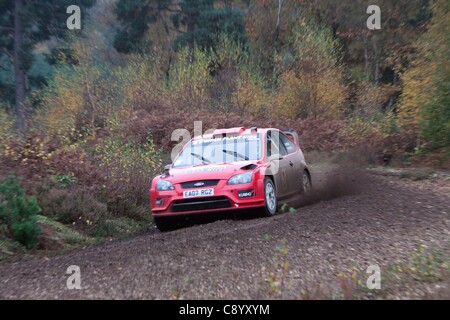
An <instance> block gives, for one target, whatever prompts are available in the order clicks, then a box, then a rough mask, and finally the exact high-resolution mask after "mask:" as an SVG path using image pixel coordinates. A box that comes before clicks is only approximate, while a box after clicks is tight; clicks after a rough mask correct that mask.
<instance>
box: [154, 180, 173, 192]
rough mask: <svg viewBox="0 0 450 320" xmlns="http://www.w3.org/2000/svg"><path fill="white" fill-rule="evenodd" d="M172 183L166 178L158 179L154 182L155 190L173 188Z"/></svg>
mask: <svg viewBox="0 0 450 320" xmlns="http://www.w3.org/2000/svg"><path fill="white" fill-rule="evenodd" d="M173 189H174V187H173V183H172V182H170V181H167V180H158V182H156V190H158V191H167V190H173Z"/></svg>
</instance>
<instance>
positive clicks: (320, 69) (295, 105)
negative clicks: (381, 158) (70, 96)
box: [276, 12, 346, 119]
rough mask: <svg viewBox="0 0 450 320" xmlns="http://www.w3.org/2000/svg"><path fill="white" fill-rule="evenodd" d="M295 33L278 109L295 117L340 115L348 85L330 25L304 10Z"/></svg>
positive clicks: (279, 96)
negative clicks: (312, 16)
mask: <svg viewBox="0 0 450 320" xmlns="http://www.w3.org/2000/svg"><path fill="white" fill-rule="evenodd" d="M294 35H295V40H294V44H293V61H291V62H290V63H286V64H285V65H284V66H283V68H282V69H281V74H280V86H279V90H278V92H277V94H276V101H277V102H278V107H279V109H278V111H279V112H280V113H281V114H284V115H287V116H289V117H292V118H302V119H305V118H314V119H336V118H341V117H342V116H343V103H344V100H345V98H346V86H345V84H344V75H343V74H344V73H343V65H342V63H341V61H340V58H339V56H340V54H339V45H338V43H337V42H336V41H335V40H333V37H332V33H331V32H330V28H329V27H328V26H326V25H325V24H324V23H323V22H320V21H319V22H317V21H315V19H313V18H311V15H309V14H308V13H307V12H305V13H304V14H303V15H302V17H301V19H300V20H299V22H298V24H297V26H295V27H294Z"/></svg>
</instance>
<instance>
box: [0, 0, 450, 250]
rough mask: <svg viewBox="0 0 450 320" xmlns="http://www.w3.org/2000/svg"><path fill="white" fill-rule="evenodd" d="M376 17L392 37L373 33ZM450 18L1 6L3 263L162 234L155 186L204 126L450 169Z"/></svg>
mask: <svg viewBox="0 0 450 320" xmlns="http://www.w3.org/2000/svg"><path fill="white" fill-rule="evenodd" d="M70 5H77V6H79V7H80V8H81V29H79V30H78V29H74V30H69V29H68V28H67V25H66V24H67V19H68V18H69V17H70V13H67V11H66V10H67V8H68V7H69V6H70ZM369 5H377V6H378V7H379V8H380V11H381V28H380V29H373V30H371V29H369V28H368V27H367V25H366V22H367V19H368V18H369V17H370V14H368V13H367V8H368V6H369ZM449 9H450V2H449V1H448V0H414V1H408V0H373V1H363V0H341V1H331V0H296V1H295V0H97V1H95V0H45V1H44V0H42V1H28V0H0V243H2V246H1V248H2V249H1V250H2V251H5V252H16V251H19V252H23V251H26V250H28V249H33V248H37V247H39V248H53V247H60V246H68V247H70V246H71V245H79V244H80V243H84V242H86V241H90V239H92V238H102V239H103V238H108V237H114V236H118V235H123V234H127V233H131V232H135V231H136V230H141V229H142V228H144V227H146V226H148V224H149V222H150V215H149V199H148V188H149V185H150V182H151V179H152V177H153V176H154V175H156V174H158V173H160V172H161V171H162V167H163V166H164V165H165V164H167V163H168V161H170V152H171V149H172V148H173V146H174V145H175V144H176V143H178V141H172V139H171V135H172V132H173V131H174V130H175V129H179V128H185V129H188V130H189V131H191V132H193V129H194V122H195V121H202V126H203V130H207V129H211V128H222V127H237V126H245V127H253V126H258V127H272V126H273V127H277V128H286V127H289V128H293V129H295V130H297V131H298V132H299V133H300V134H301V143H302V148H303V149H304V151H306V153H307V154H308V153H312V152H315V153H319V154H320V153H328V154H333V155H342V157H345V156H347V157H353V158H354V157H355V155H356V154H357V155H358V157H361V158H363V159H360V161H362V162H364V163H365V164H367V165H380V164H381V165H395V166H414V165H415V166H426V167H433V168H440V169H448V168H449V166H450V162H449V161H450V160H449V159H450V97H449V92H450V70H449V67H450V63H449V58H450V46H449V43H450V13H449ZM55 234H60V236H59V238H57V239H56V237H55V236H54V235H55ZM12 240H14V241H12Z"/></svg>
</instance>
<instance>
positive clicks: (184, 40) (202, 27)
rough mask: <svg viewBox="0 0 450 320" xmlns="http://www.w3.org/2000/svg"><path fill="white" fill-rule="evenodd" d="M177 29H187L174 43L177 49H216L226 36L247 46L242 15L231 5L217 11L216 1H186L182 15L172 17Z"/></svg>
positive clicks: (182, 8) (181, 6)
mask: <svg viewBox="0 0 450 320" xmlns="http://www.w3.org/2000/svg"><path fill="white" fill-rule="evenodd" d="M173 22H174V26H175V27H176V28H177V29H179V27H180V26H184V27H185V28H186V31H185V32H181V33H180V34H179V35H178V37H177V39H176V40H175V48H179V47H182V46H186V45H187V46H188V47H189V48H190V49H192V48H193V46H194V44H197V45H198V46H199V47H200V48H201V49H206V50H207V49H211V48H214V47H215V46H216V45H217V43H218V42H219V40H220V37H221V36H223V35H226V36H227V38H228V39H230V40H233V41H234V42H235V43H241V44H242V43H245V42H246V35H245V27H244V22H243V19H242V15H241V13H240V12H239V11H238V10H235V9H233V8H232V7H231V5H230V4H229V3H228V4H226V5H225V6H223V7H219V8H216V7H215V6H214V0H198V1H194V0H184V1H182V2H181V3H180V11H179V12H178V13H176V14H174V15H173Z"/></svg>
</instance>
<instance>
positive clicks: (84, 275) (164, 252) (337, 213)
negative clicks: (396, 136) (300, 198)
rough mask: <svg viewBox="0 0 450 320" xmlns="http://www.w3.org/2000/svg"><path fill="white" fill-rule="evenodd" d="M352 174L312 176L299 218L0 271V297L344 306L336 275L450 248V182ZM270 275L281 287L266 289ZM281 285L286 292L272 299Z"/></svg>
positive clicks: (225, 224) (182, 233)
mask: <svg viewBox="0 0 450 320" xmlns="http://www.w3.org/2000/svg"><path fill="white" fill-rule="evenodd" d="M348 172H349V171H339V170H335V171H333V172H331V171H329V172H326V173H323V172H322V173H316V174H314V178H315V179H314V181H313V183H314V184H315V185H316V186H317V189H318V190H319V191H318V193H317V195H316V196H314V197H313V199H312V200H309V201H308V203H307V204H303V205H301V206H300V207H299V208H298V210H297V213H296V214H292V213H285V214H280V215H277V216H275V217H272V218H252V219H237V220H234V219H224V220H220V221H215V222H212V223H204V224H200V225H194V226H190V227H187V228H183V229H179V230H176V231H172V232H168V233H160V232H159V231H157V230H156V229H154V228H151V230H148V231H147V232H145V233H142V234H139V235H135V236H133V237H130V238H126V239H122V240H114V241H110V242H108V243H105V244H99V245H93V246H89V247H87V248H84V249H80V250H78V251H74V252H70V253H66V254H61V255H57V256H53V257H50V258H39V259H35V260H28V261H20V262H15V263H10V264H4V265H0V298H2V299H11V298H20V299H29V298H32V299H35V298H36V299H61V298H64V299H111V298H112V299H259V298H271V297H275V298H293V299H296V298H300V297H301V292H304V291H305V288H309V289H308V290H310V288H321V290H322V289H323V290H325V291H326V292H328V293H327V297H337V298H339V296H338V295H337V296H334V294H335V293H334V292H337V291H339V288H340V278H339V276H338V275H339V274H340V273H341V272H347V271H348V270H350V269H351V268H352V267H355V266H357V267H358V268H363V269H365V268H367V267H368V266H369V265H371V264H378V265H380V267H383V266H386V265H387V264H388V263H389V262H392V261H397V260H402V259H408V257H409V256H410V255H411V252H413V251H414V250H415V249H416V248H417V246H418V245H425V246H428V247H436V248H441V249H442V250H448V244H449V239H450V231H449V230H450V217H449V215H450V186H449V183H448V180H447V181H446V182H440V183H433V182H432V181H431V182H430V181H419V182H414V181H411V180H400V179H395V178H392V177H389V178H388V177H382V176H372V175H363V174H358V175H355V174H349V173H348ZM325 177H327V179H325ZM298 205H299V204H297V206H298ZM280 247H281V249H280ZM273 257H277V260H276V261H277V262H278V264H277V263H276V262H274V260H273ZM285 262H288V263H289V265H287V264H284V263H285ZM280 264H283V265H284V266H285V269H282V270H281V271H280V268H278V267H279V266H280ZM70 265H77V266H79V267H80V270H81V286H82V289H81V290H68V289H67V287H66V281H67V278H68V275H67V274H66V270H67V268H68V267H69V266H70ZM283 270H284V271H283ZM270 275H272V276H273V277H274V279H275V280H272V282H270V281H269V282H267V281H266V280H267V279H268V278H270ZM280 275H283V276H280ZM277 277H278V278H277ZM277 279H278V280H280V279H281V280H280V281H281V282H280V283H278V282H277V281H278V280H277ZM274 287H275V288H276V287H279V288H281V290H280V292H277V293H276V295H275V296H274V293H271V291H270V289H271V288H272V289H273V288H274ZM302 290H303V291H302ZM336 290H337V291H336Z"/></svg>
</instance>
